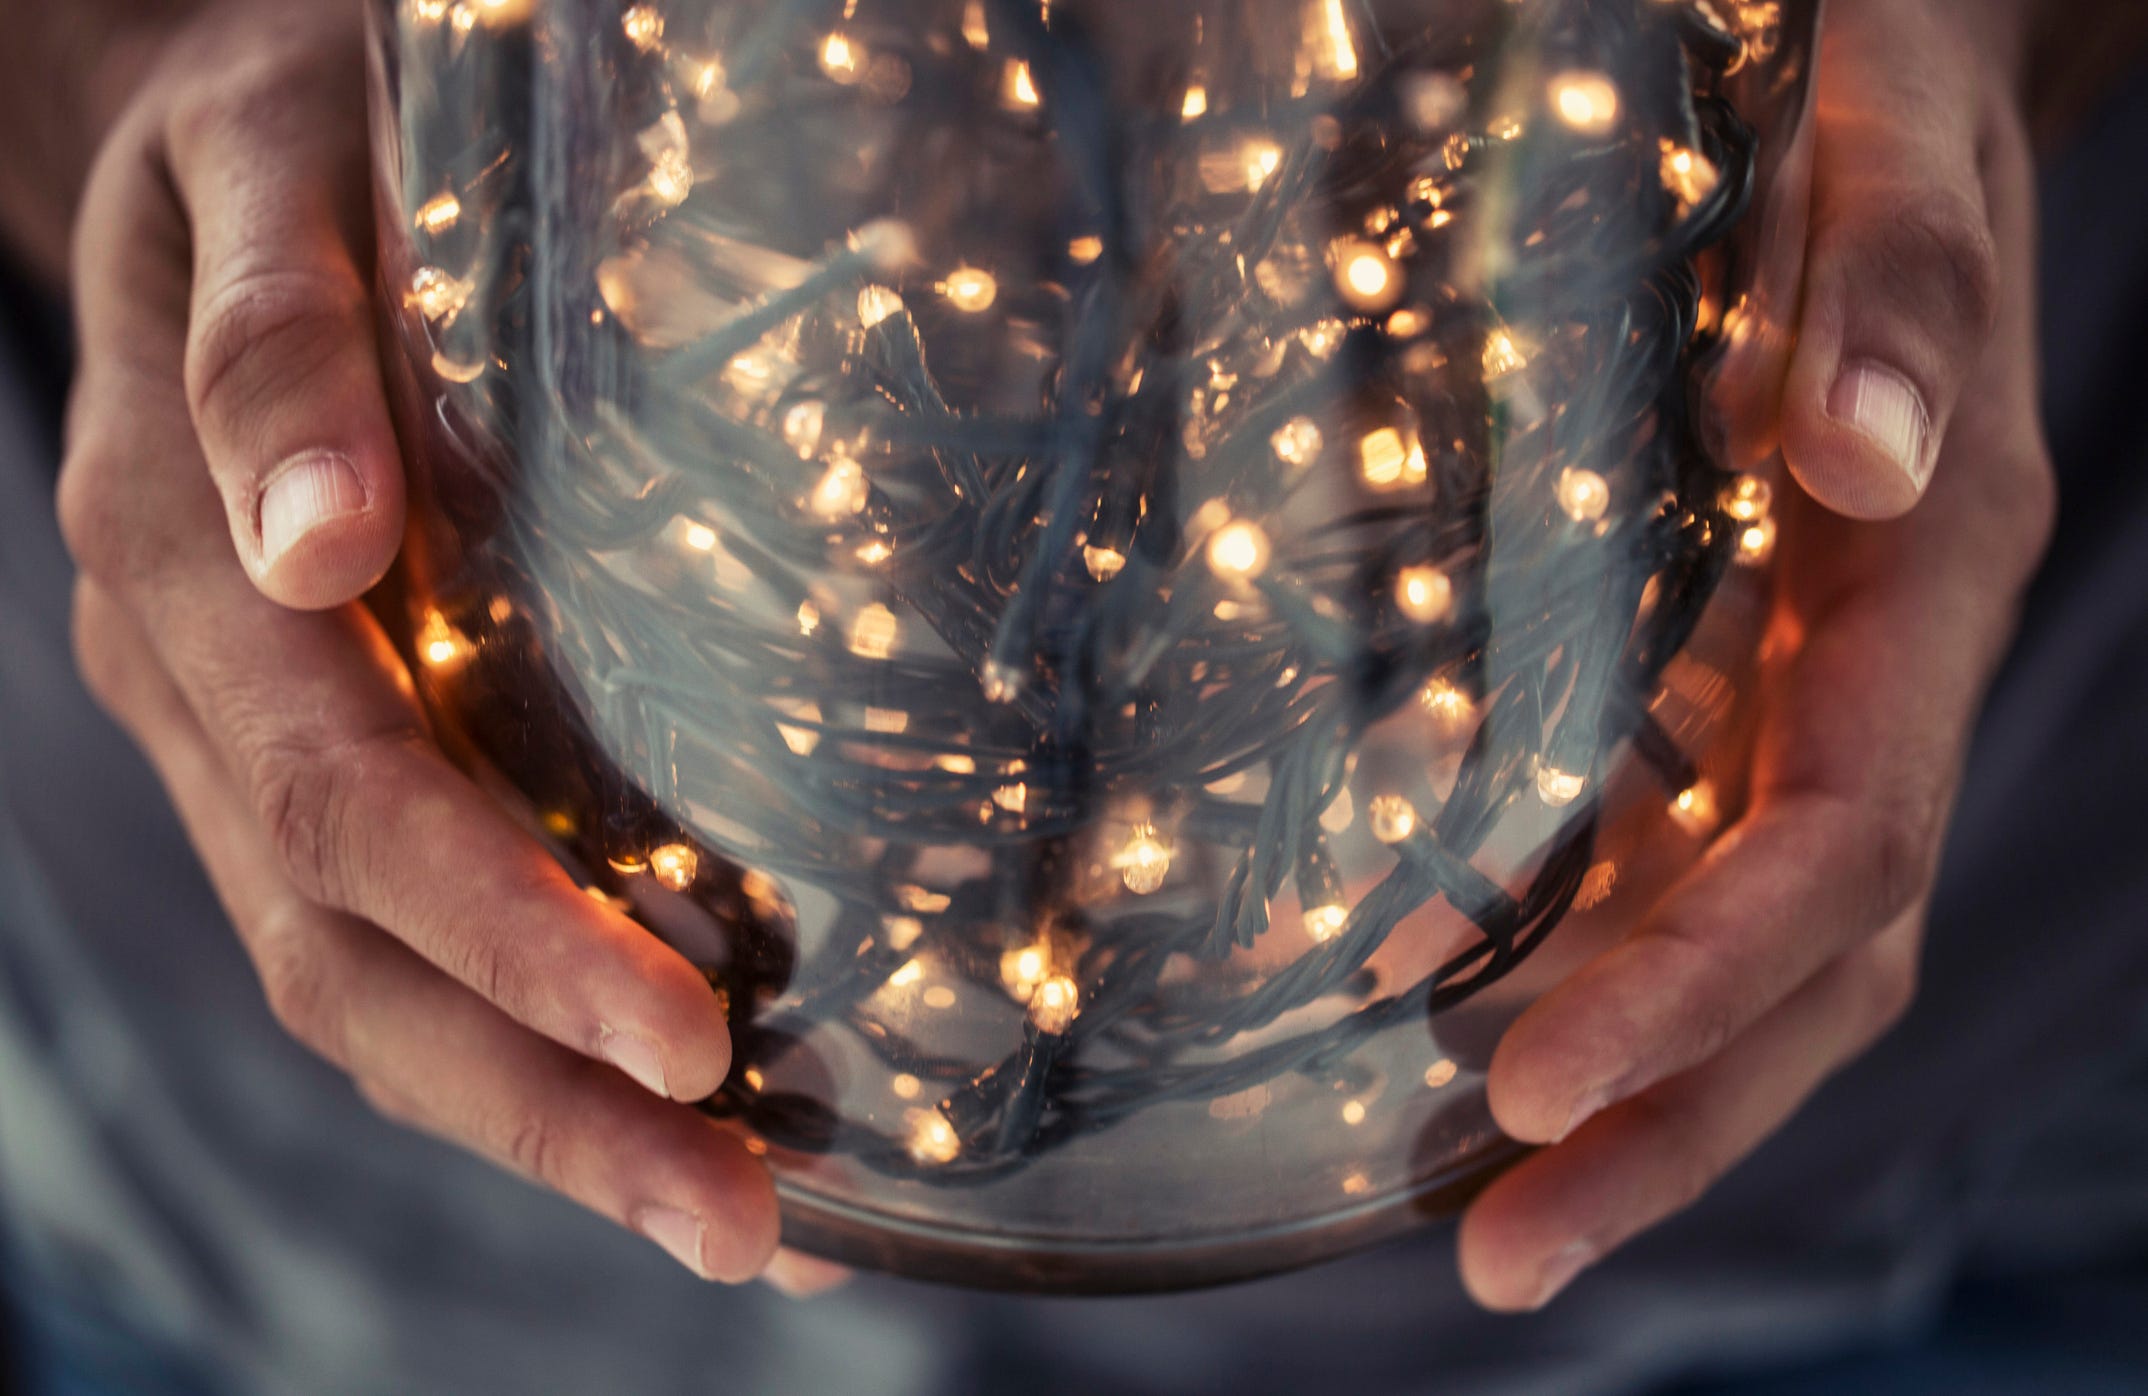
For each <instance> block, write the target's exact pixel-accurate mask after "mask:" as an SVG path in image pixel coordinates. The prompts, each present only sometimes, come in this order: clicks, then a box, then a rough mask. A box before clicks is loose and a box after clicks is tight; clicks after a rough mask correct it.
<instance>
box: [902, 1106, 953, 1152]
mask: <svg viewBox="0 0 2148 1396" xmlns="http://www.w3.org/2000/svg"><path fill="white" fill-rule="evenodd" d="M903 1119H904V1126H905V1132H906V1135H907V1138H906V1141H905V1142H906V1144H907V1146H908V1148H909V1150H910V1157H911V1158H914V1159H916V1160H917V1161H918V1162H919V1163H928V1164H940V1163H953V1162H954V1161H955V1157H956V1156H957V1155H958V1154H960V1153H961V1152H962V1138H961V1136H960V1135H958V1134H956V1133H955V1127H954V1125H953V1123H951V1122H950V1121H949V1120H948V1118H947V1116H946V1115H944V1114H942V1113H941V1112H940V1111H938V1110H915V1109H913V1110H910V1111H907V1112H906V1113H905V1114H904V1117H903Z"/></svg>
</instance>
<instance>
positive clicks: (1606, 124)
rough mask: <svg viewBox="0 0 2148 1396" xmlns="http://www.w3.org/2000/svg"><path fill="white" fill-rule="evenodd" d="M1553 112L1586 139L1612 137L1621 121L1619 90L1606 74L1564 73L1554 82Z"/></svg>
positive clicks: (1552, 95) (1552, 84)
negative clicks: (1614, 127)
mask: <svg viewBox="0 0 2148 1396" xmlns="http://www.w3.org/2000/svg"><path fill="white" fill-rule="evenodd" d="M1551 109H1552V110H1553V111H1555V112H1557V113H1558V114H1559V120H1561V121H1563V122H1565V123H1566V124H1567V125H1568V126H1570V127H1572V128H1573V129H1574V130H1576V131H1578V132H1580V133H1581V134H1582V135H1584V136H1603V135H1608V134H1610V131H1611V127H1612V126H1613V125H1614V124H1615V123H1616V122H1617V121H1618V89H1617V88H1616V87H1614V86H1612V85H1611V79H1609V78H1607V77H1605V76H1604V75H1603V74H1602V73H1561V74H1559V75H1558V76H1557V77H1555V78H1553V79H1552V80H1551Z"/></svg>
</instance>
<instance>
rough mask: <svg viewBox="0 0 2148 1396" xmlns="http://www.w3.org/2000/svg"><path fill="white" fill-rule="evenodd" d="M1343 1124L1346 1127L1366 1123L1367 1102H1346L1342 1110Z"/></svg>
mask: <svg viewBox="0 0 2148 1396" xmlns="http://www.w3.org/2000/svg"><path fill="white" fill-rule="evenodd" d="M1342 1122H1343V1123H1344V1124H1346V1125H1361V1124H1363V1123H1365V1102H1364V1101H1362V1100H1346V1101H1344V1102H1343V1108H1342Z"/></svg>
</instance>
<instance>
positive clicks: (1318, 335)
mask: <svg viewBox="0 0 2148 1396" xmlns="http://www.w3.org/2000/svg"><path fill="white" fill-rule="evenodd" d="M1348 333H1349V330H1348V328H1347V327H1346V326H1345V325H1344V324H1343V322H1342V321H1340V320H1337V319H1334V318H1332V317H1331V318H1329V319H1325V320H1316V321H1314V322H1313V323H1312V324H1310V325H1307V326H1306V327H1305V328H1304V329H1302V330H1299V331H1298V342H1299V343H1300V344H1303V345H1304V346H1305V347H1306V348H1307V349H1309V350H1311V351H1312V353H1313V355H1314V357H1316V358H1322V359H1324V358H1326V357H1327V356H1328V355H1330V354H1332V353H1334V352H1335V351H1336V349H1338V348H1340V347H1341V345H1342V342H1343V336H1345V335H1346V334H1348Z"/></svg>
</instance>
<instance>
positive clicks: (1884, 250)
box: [1459, 0, 2055, 1309]
mask: <svg viewBox="0 0 2148 1396" xmlns="http://www.w3.org/2000/svg"><path fill="white" fill-rule="evenodd" d="M2005 2H2006V3H2007V4H2016V0H2005ZM2016 7H2017V8H2018V4H2017V5H2016ZM1971 12H1974V13H1975V14H1976V15H1977V16H1978V21H1977V22H1975V23H1971V22H1969V21H1968V20H1967V19H1965V15H1967V14H1968V13H1971ZM1828 16H1829V17H1828V21H1827V25H1826V29H1825V33H1824V35H1823V54H1822V57H1821V60H1820V66H1819V69H1818V81H1819V104H1818V112H1817V117H1818V126H1817V132H1816V134H1817V139H1818V147H1817V152H1816V164H1815V173H1814V206H1813V214H1814V219H1813V228H1812V240H1811V243H1810V247H1809V251H1808V254H1807V261H1806V278H1805V280H1806V289H1805V300H1804V304H1803V306H1802V308H1801V311H1800V319H1799V322H1798V325H1797V344H1796V347H1795V349H1794V351H1793V355H1792V361H1791V366H1790V374H1789V381H1788V385H1787V390H1786V397H1785V401H1784V408H1783V412H1784V419H1783V444H1784V450H1785V454H1786V456H1787V458H1788V461H1789V465H1790V469H1791V472H1792V474H1793V475H1794V476H1795V477H1796V480H1797V481H1798V483H1799V484H1800V485H1802V487H1803V488H1802V490H1801V491H1799V497H1798V498H1797V499H1796V500H1794V501H1792V502H1791V503H1790V505H1789V507H1788V510H1787V512H1788V515H1789V516H1788V517H1787V518H1786V519H1785V522H1784V525H1783V548H1784V558H1783V566H1782V575H1783V579H1784V588H1783V592H1782V594H1781V596H1780V598H1779V600H1778V606H1777V614H1776V616H1775V620H1774V625H1773V628H1772V635H1771V639H1772V642H1773V646H1772V656H1773V657H1772V660H1771V664H1770V672H1769V674H1768V677H1767V684H1768V689H1767V695H1766V699H1765V702H1766V708H1765V713H1764V717H1763V725H1762V731H1761V736H1760V743H1759V751H1758V765H1757V770H1756V780H1755V786H1754V792H1753V799H1752V804H1751V807H1750V809H1749V811H1748V812H1747V814H1746V815H1745V817H1744V818H1743V820H1742V821H1741V822H1740V823H1739V825H1738V826H1737V827H1736V828H1734V829H1732V830H1731V831H1730V832H1729V833H1728V834H1727V835H1726V836H1725V837H1724V838H1723V839H1722V840H1721V841H1720V842H1719V843H1718V844H1717V846H1716V847H1715V848H1714V849H1712V850H1711V851H1710V853H1709V854H1708V856H1707V857H1706V858H1705V859H1704V860H1703V861H1702V862H1701V864H1700V865H1699V866H1698V867H1697V868H1695V869H1694V870H1693V872H1692V873H1691V874H1690V875H1688V876H1687V877H1686V878H1685V879H1683V880H1682V881H1681V882H1680V884H1679V885H1678V886H1676V887H1675V888H1673V889H1672V891H1671V892H1670V893H1669V894H1668V895H1667V896H1666V898H1665V899H1664V900H1663V901H1662V903H1660V904H1659V905H1658V906H1657V907H1656V908H1655V910H1654V911H1653V913H1652V914H1651V916H1650V917H1649V918H1648V919H1647V920H1646V921H1645V922H1644V923H1643V924H1642V925H1641V926H1640V927H1639V928H1638V929H1637V930H1636V931H1635V933H1634V934H1632V935H1631V936H1630V937H1629V938H1627V939H1626V940H1625V941H1623V942H1622V943H1621V944H1619V945H1617V946H1616V947H1614V948H1612V949H1611V950H1609V951H1607V952H1606V953H1604V954H1603V955H1601V956H1600V957H1598V958H1597V959H1595V960H1594V961H1592V962H1591V963H1589V964H1588V965H1586V966H1584V967H1583V968H1582V969H1581V970H1579V971H1578V972H1577V973H1576V974H1575V975H1574V976H1573V977H1572V978H1571V979H1570V980H1568V981H1567V982H1565V983H1563V984H1562V985H1560V986H1559V987H1558V988H1557V989H1555V990H1554V991H1552V992H1551V993H1549V994H1547V995H1546V996H1545V997H1544V998H1543V999H1542V1000H1541V1001H1540V1002H1538V1003H1537V1004H1536V1005H1535V1006H1533V1007H1532V1008H1531V1009H1530V1010H1529V1011H1528V1012H1526V1013H1524V1014H1523V1015H1522V1017H1521V1018H1520V1019H1518V1020H1517V1021H1516V1022H1515V1024H1514V1025H1513V1027H1512V1028H1511V1029H1510V1030H1509V1032H1508V1033H1507V1035H1506V1037H1505V1039H1504V1040H1503V1041H1502V1042H1501V1043H1500V1046H1499V1048H1498V1051H1497V1053H1496V1054H1495V1056H1494V1059H1493V1062H1492V1067H1491V1073H1490V1079H1489V1091H1490V1099H1491V1107H1492V1111H1493V1113H1494V1115H1495V1117H1496V1118H1497V1119H1498V1121H1499V1123H1500V1125H1501V1126H1502V1127H1503V1128H1504V1129H1505V1130H1506V1131H1507V1132H1508V1133H1509V1134H1511V1135H1513V1136H1514V1137H1515V1138H1517V1139H1521V1140H1524V1141H1528V1142H1531V1143H1539V1144H1546V1145H1549V1146H1550V1147H1548V1148H1545V1149H1543V1150H1541V1151H1539V1152H1537V1153H1535V1154H1534V1155H1532V1156H1530V1157H1529V1158H1527V1159H1525V1160H1524V1161H1523V1162H1521V1163H1520V1164H1519V1165H1517V1166H1516V1167H1515V1168H1514V1169H1513V1170H1512V1171H1510V1172H1509V1173H1507V1174H1506V1175H1505V1176H1503V1177H1501V1178H1500V1179H1499V1180H1498V1181H1496V1182H1495V1183H1493V1184H1492V1185H1491V1187H1490V1188H1488V1189H1487V1190H1486V1191H1485V1192H1484V1193H1483V1194H1482V1195H1481V1196H1480V1197H1479V1198H1478V1199H1477V1201H1476V1202H1475V1203H1474V1204H1473V1205H1472V1207H1471V1208H1470V1210H1469V1212H1468V1213H1467V1214H1466V1216H1465V1217H1464V1219H1463V1223H1462V1227H1461V1234H1460V1240H1459V1253H1460V1263H1461V1269H1462V1275H1463V1279H1464V1282H1465V1283H1466V1284H1467V1285H1468V1287H1469V1289H1470V1291H1471V1292H1472V1293H1473V1294H1474V1295H1475V1296H1476V1297H1477V1298H1478V1299H1479V1301H1480V1302H1482V1303H1484V1304H1485V1305H1487V1306H1489V1307H1491V1308H1495V1309H1524V1308H1533V1307H1536V1306H1538V1305H1541V1304H1543V1303H1544V1302H1546V1301H1547V1300H1549V1299H1550V1297H1551V1296H1552V1295H1553V1294H1555V1293H1557V1292H1558V1290H1559V1289H1560V1288H1561V1287H1563V1286H1564V1285H1565V1284H1566V1283H1567V1282H1568V1281H1570V1280H1571V1279H1572V1278H1573V1276H1574V1275H1575V1274H1576V1273H1577V1272H1578V1271H1579V1270H1581V1269H1582V1268H1583V1267H1584V1266H1586V1265H1588V1264H1590V1263H1592V1262H1593V1261H1594V1260H1596V1259H1597V1258H1599V1257H1601V1256H1602V1255H1604V1254H1605V1253H1606V1252H1608V1251H1610V1250H1611V1249H1612V1248H1614V1247H1616V1246H1618V1245H1621V1244H1623V1243H1624V1242H1625V1241H1627V1240H1628V1239H1630V1238H1631V1237H1632V1236H1633V1235H1635V1234H1636V1233H1637V1232H1639V1231H1641V1230H1643V1229H1645V1228H1647V1227H1648V1226H1651V1225H1653V1224H1654V1223H1656V1222H1657V1221H1660V1220H1661V1219H1663V1218H1664V1217H1665V1216H1667V1215H1669V1214H1670V1213H1672V1212H1675V1211H1677V1210H1678V1209H1680V1208H1681V1207H1683V1206H1685V1205H1686V1204H1688V1203H1690V1202H1691V1201H1693V1200H1694V1199H1695V1198H1696V1197H1697V1196H1698V1195H1699V1194H1700V1193H1701V1192H1702V1191H1703V1190H1705V1189H1706V1188H1707V1187H1708V1186H1709V1185H1710V1184H1712V1183H1713V1182H1714V1181H1715V1179H1716V1178H1717V1177H1719V1176H1720V1175H1721V1174H1722V1173H1724V1172H1725V1171H1727V1170H1728V1169H1729V1168H1730V1167H1731V1166H1732V1165H1733V1164H1734V1163H1735V1162H1737V1161H1738V1160H1739V1159H1740V1158H1741V1157H1743V1156H1744V1155H1745V1154H1746V1153H1747V1152H1749V1151H1750V1150H1752V1149H1753V1148H1754V1147H1755V1146H1757V1145H1758V1144H1759V1143H1760V1142H1761V1141H1762V1140H1763V1139H1764V1138H1766V1137H1767V1136H1768V1135H1769V1134H1770V1133H1772V1132H1773V1131H1774V1130H1775V1129H1776V1128H1778V1127H1779V1126H1780V1125H1781V1124H1782V1123H1783V1122H1784V1121H1785V1120H1786V1119H1787V1118H1788V1117H1789V1116H1790V1115H1791V1114H1792V1113H1793V1112H1794V1111H1795V1110H1796V1109H1797V1108H1798V1106H1799V1105H1800V1104H1801V1103H1802V1102H1803V1100H1804V1099H1805V1098H1806V1097H1807V1096H1808V1095H1809V1094H1810V1093H1811V1092H1812V1091H1813V1090H1814V1089H1815V1088H1816V1087H1817V1086H1818V1085H1819V1084H1820V1082H1821V1081H1822V1080H1823V1079H1824V1078H1825V1077H1826V1076H1827V1075H1829V1074H1830V1073H1832V1072H1833V1071H1834V1070H1836V1069H1837V1068H1839V1067H1841V1066H1842V1065H1844V1064H1845V1063H1847V1062H1849V1061H1850V1060H1852V1059H1854V1058H1855V1057H1856V1056H1858V1055H1859V1054H1860V1053H1862V1052H1863V1051H1864V1050H1865V1049H1866V1048H1867V1047H1869V1046H1870V1045H1871V1044H1872V1043H1873V1042H1874V1041H1875V1040H1876V1039H1877V1038H1878V1037H1879V1036H1880V1035H1881V1034H1882V1033H1884V1032H1885V1031H1886V1030H1887V1028H1888V1027H1889V1026H1891V1025H1892V1024H1893V1023H1894V1022H1895V1021H1896V1020H1897V1019H1898V1018H1899V1017H1900V1016H1901V1015H1902V1013H1903V1012H1904V1011H1905V1010H1906V1009H1907V1008H1908V1006H1909V1003H1910V1001H1911V997H1912V994H1913V990H1914V984H1915V979H1916V965H1917V958H1918V951H1919V946H1920V942H1921V940H1922V938H1923V935H1924V929H1925V927H1924V916H1925V907H1926V903H1927V900H1928V897H1929V894H1930V890H1931V886H1932V882H1933V879H1934V877H1935V875H1936V869H1937V862H1938V853H1939V847H1940V843H1941V839H1942V837H1943V835H1944V832H1945V827H1946V821H1947V814H1948V810H1949V807H1950V805H1951V803H1952V800H1953V795H1954V790H1955V786H1956V783H1957V781H1958V779H1959V775H1960V770H1961V765H1962V761H1963V758H1964V755H1965V752H1966V747H1967V743H1968V739H1969V735H1970V729H1971V726H1972V724H1973V722H1974V720H1975V717H1976V714H1977V710H1978V707H1979V705H1980V703H1981V701H1982V697H1983V694H1984V690H1985V688H1986V686H1987V684H1988V683H1989V682H1990V679H1991V677H1992V674H1993V672H1994V670H1995V668H1996V666H1997V664H1998V662H1999V659H2000V657H2001V655H2002V653H2003V651H2004V649H2005V646H2006V644H2007V641H2008V639H2009V636H2010V632H2011V630H2012V628H2013V624H2014V618H2015V614H2016V609H2017V605H2018V600H2019V597H2020V594H2021V592H2022V591H2023V590H2024V588H2025V587H2026V585H2027V583H2028V580H2029V578H2030V576H2031V574H2032V572H2033V571H2034V569H2035V566H2036V563H2037V561H2038V559H2039V558H2040V556H2041V553H2042V550H2043V547H2044V545H2045V542H2046V539H2047V536H2048V533H2049V529H2050V526H2051V520H2052V516H2053V512H2054V509H2055V501H2054V485H2053V478H2052V472H2051V469H2050V465H2049V461H2048V458H2047V455H2046V451H2045V447H2044V444H2043V439H2042V434H2041V425H2040V422H2039V420H2038V415H2037V385H2036V381H2035V373H2036V343H2035V323H2034V321H2035V315H2034V304H2033V291H2034V277H2035V269H2034V264H2033V249H2032V243H2033V236H2034V234H2033V213H2034V210H2033V205H2032V201H2033V188H2032V175H2031V162H2030V156H2029V150H2028V143H2027V139H2026V137H2025V135H2024V128H2023V123H2022V118H2021V114H2020V112H2019V111H2018V109H2017V108H2016V106H2015V101H2014V97H2013V95H2012V92H2013V87H2012V84H2011V83H2010V81H2009V79H2008V77H2007V76H2006V74H2005V72H2004V63H2005V61H2006V60H2004V59H2001V58H1999V57H1997V56H1995V55H1999V54H2005V53H2008V52H2009V50H2010V45H2009V44H2008V42H2007V31H2006V29H2005V27H2004V21H2005V19H2006V13H2005V8H2004V5H2002V4H1997V3H1991V0H1977V3H1976V4H1974V5H1971V6H1969V7H1967V9H1966V10H1965V9H1964V8H1963V7H1960V6H1956V5H1951V4H1944V3H1941V0H1830V8H1829V10H1828ZM1935 466H1936V470H1935V468H1934V467H1935ZM1920 500H1921V502H1920Z"/></svg>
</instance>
